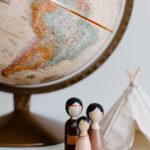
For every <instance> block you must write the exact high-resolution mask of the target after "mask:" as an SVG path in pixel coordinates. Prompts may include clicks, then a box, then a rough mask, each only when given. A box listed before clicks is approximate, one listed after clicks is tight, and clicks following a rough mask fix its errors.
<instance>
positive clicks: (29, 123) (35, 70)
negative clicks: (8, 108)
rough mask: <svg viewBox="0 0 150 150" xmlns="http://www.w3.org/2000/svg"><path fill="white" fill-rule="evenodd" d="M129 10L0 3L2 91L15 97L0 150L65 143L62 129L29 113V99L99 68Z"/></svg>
mask: <svg viewBox="0 0 150 150" xmlns="http://www.w3.org/2000/svg"><path fill="white" fill-rule="evenodd" d="M132 6H133V0H0V90H3V91H7V92H12V93H13V94H14V107H15V108H14V111H13V112H11V113H9V114H7V115H5V116H2V117H0V135H1V136H0V146H7V147H8V146H11V147H30V146H32V147H33V146H42V145H51V144H57V143H61V142H63V139H64V132H63V129H64V126H63V125H62V124H61V123H60V122H57V121H56V120H52V119H50V118H49V119H47V118H44V117H42V116H39V115H36V114H35V113H32V112H30V111H29V107H30V96H31V95H32V94H34V93H41V92H48V91H54V90H57V89H60V88H63V87H66V86H69V85H71V84H73V83H75V82H77V81H79V80H81V79H83V78H84V77H86V76H87V75H89V74H90V73H91V72H93V71H94V70H95V69H97V68H98V67H100V66H101V65H102V64H103V63H104V62H105V60H107V58H108V57H109V56H110V55H111V53H112V52H113V51H114V49H115V48H116V46H117V44H118V43H119V41H120V39H121V37H122V35H123V33H124V31H125V29H126V27H127V24H128V21H129V18H130V15H131V10H132ZM54 116H55V115H54ZM55 117H56V118H57V116H55Z"/></svg>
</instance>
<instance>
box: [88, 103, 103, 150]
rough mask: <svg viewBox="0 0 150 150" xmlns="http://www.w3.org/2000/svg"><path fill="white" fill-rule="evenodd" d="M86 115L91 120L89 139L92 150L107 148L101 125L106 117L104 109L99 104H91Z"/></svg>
mask: <svg viewBox="0 0 150 150" xmlns="http://www.w3.org/2000/svg"><path fill="white" fill-rule="evenodd" d="M86 113H87V116H88V118H89V119H90V120H91V126H90V130H89V137H90V141H91V146H92V150H102V149H104V147H105V142H104V136H103V133H102V130H101V128H100V124H99V123H100V122H101V121H102V119H103V116H104V110H103V107H102V106H101V105H100V104H97V103H93V104H90V105H89V106H88V108H87V111H86Z"/></svg>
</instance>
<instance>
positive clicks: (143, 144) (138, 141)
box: [0, 134, 150, 150]
mask: <svg viewBox="0 0 150 150" xmlns="http://www.w3.org/2000/svg"><path fill="white" fill-rule="evenodd" d="M0 150H64V144H59V145H57V146H47V147H38V148H8V147H7V148H0ZM131 150H150V147H148V142H147V141H146V139H145V138H144V136H143V135H141V134H136V138H135V143H134V147H133V148H132V149H131Z"/></svg>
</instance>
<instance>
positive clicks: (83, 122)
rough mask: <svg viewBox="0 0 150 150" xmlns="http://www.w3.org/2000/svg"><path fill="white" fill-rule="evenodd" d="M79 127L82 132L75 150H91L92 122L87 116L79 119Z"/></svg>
mask: <svg viewBox="0 0 150 150" xmlns="http://www.w3.org/2000/svg"><path fill="white" fill-rule="evenodd" d="M78 127H79V130H80V134H79V137H78V140H77V144H76V148H75V150H91V143H90V139H89V135H88V130H89V127H90V120H89V119H88V118H87V117H85V116H83V117H81V118H79V120H78Z"/></svg>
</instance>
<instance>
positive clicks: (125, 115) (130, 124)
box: [101, 70, 150, 150]
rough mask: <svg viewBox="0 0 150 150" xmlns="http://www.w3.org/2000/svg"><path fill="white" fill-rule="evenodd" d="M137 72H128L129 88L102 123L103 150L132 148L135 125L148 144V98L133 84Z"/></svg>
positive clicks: (149, 120)
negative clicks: (104, 143)
mask: <svg viewBox="0 0 150 150" xmlns="http://www.w3.org/2000/svg"><path fill="white" fill-rule="evenodd" d="M138 71H139V70H138ZM138 71H137V72H136V73H135V74H134V75H132V74H131V73H130V72H128V76H129V79H130V84H129V86H128V87H127V89H126V90H125V92H124V93H123V95H122V96H121V97H120V99H119V100H118V101H117V102H116V103H115V105H114V106H113V107H112V108H111V110H110V111H109V112H108V113H107V114H106V116H105V117H104V120H103V121H102V124H101V127H102V130H103V132H104V136H105V142H106V148H105V150H129V149H130V148H132V146H133V142H134V137H135V130H136V125H137V126H138V128H139V130H140V132H142V133H143V135H144V136H145V138H146V139H147V140H148V142H149V143H150V98H149V97H148V96H147V95H146V93H145V92H144V91H143V90H142V88H141V87H139V86H138V85H137V84H136V82H135V80H136V76H137V73H138ZM149 149H150V148H149Z"/></svg>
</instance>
